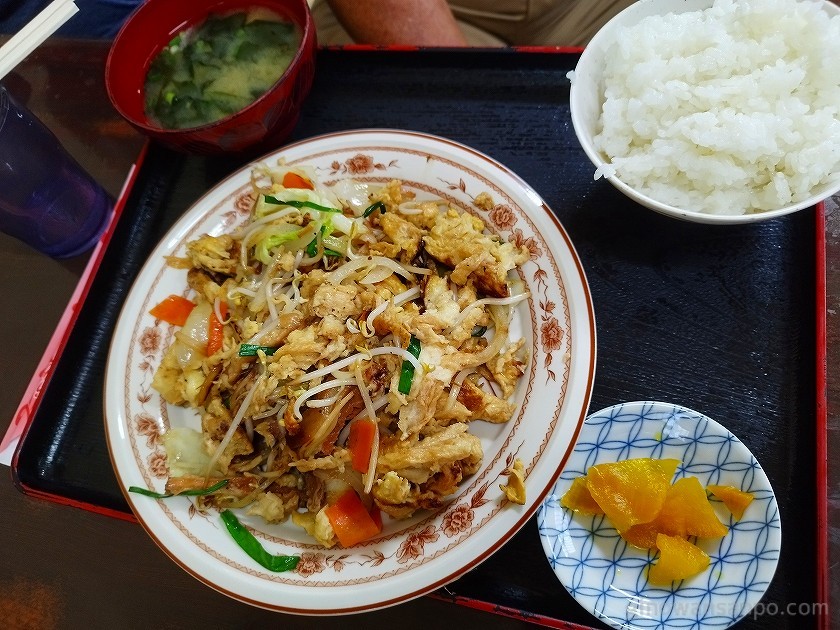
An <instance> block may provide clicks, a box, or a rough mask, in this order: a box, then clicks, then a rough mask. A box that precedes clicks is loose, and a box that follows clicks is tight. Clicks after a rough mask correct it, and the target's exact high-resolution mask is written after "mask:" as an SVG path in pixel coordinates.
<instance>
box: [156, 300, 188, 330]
mask: <svg viewBox="0 0 840 630" xmlns="http://www.w3.org/2000/svg"><path fill="white" fill-rule="evenodd" d="M194 308H195V304H194V303H192V302H191V301H189V300H188V299H187V298H185V297H182V296H180V295H170V296H169V297H168V298H166V299H165V300H163V301H162V302H161V303H160V304H158V305H157V306H155V307H154V308H153V309H152V310H150V311H149V314H150V315H152V316H153V317H155V318H156V319H161V320H163V321H165V322H166V323H167V324H173V325H175V326H183V325H184V323H185V322H186V321H187V317H189V315H190V313H191V312H192V310H193V309H194Z"/></svg>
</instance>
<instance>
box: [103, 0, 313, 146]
mask: <svg viewBox="0 0 840 630" xmlns="http://www.w3.org/2000/svg"><path fill="white" fill-rule="evenodd" d="M252 7H265V8H267V9H269V10H271V11H273V12H274V13H277V14H279V15H280V16H281V17H284V18H286V19H288V20H290V21H292V22H294V23H295V24H296V25H297V26H298V28H300V30H301V41H300V45H299V46H298V50H297V53H296V54H295V56H294V57H293V59H292V62H291V63H290V64H289V67H288V68H287V69H286V72H285V73H284V74H283V75H282V76H281V77H280V78H279V79H278V80H277V82H276V83H275V84H274V85H273V86H272V87H271V88H270V89H269V90H268V91H267V92H266V93H265V94H263V95H262V96H261V97H260V98H258V99H257V100H256V101H254V102H253V103H251V104H250V105H248V106H246V107H244V108H243V109H241V110H239V111H238V112H237V113H235V114H232V115H230V116H228V117H226V118H223V119H221V120H219V121H216V122H213V123H209V124H206V125H202V126H200V127H191V128H189V129H164V128H162V127H160V126H159V125H157V124H155V123H154V122H153V121H151V120H150V119H149V118H148V117H147V116H146V114H145V105H144V100H145V89H144V85H145V81H146V75H147V73H148V71H149V67H150V65H151V63H152V61H153V60H154V59H155V57H157V55H158V54H159V53H160V52H161V50H163V49H164V48H165V47H166V46H167V45H168V44H169V42H170V41H171V40H172V38H173V37H175V35H177V34H178V33H179V32H181V31H183V30H184V29H185V28H188V27H191V26H197V25H199V24H201V23H202V22H203V21H204V20H205V19H206V18H207V17H208V16H210V15H211V14H217V13H222V14H225V13H232V12H235V11H238V10H246V9H249V8H252ZM316 46H317V42H316V36H315V24H314V23H313V21H312V15H311V14H310V12H309V5H308V4H307V2H306V0H189V1H188V2H184V1H177V2H173V0H146V1H145V2H144V3H143V4H141V5H140V7H139V8H138V9H137V10H135V11H134V13H132V14H131V15H130V16H129V18H128V19H127V20H126V22H125V23H124V24H123V27H122V28H121V29H120V31H119V33H117V36H116V38H115V39H114V41H113V44H112V45H111V50H110V52H109V54H108V60H107V62H106V66H105V86H106V88H107V91H108V96H109V98H110V99H111V103H112V104H113V105H114V107H115V108H116V110H117V111H118V112H119V113H120V115H122V116H123V117H124V118H125V119H126V120H127V121H128V122H129V123H130V124H131V125H133V126H134V127H135V128H136V129H138V130H139V131H140V132H142V133H144V134H146V135H147V136H149V137H150V138H152V139H154V140H156V141H158V142H160V143H161V144H163V145H165V146H167V147H169V148H171V149H175V150H178V151H181V152H184V153H193V154H203V155H212V154H222V153H231V154H243V153H252V152H253V153H256V152H264V151H268V150H270V149H272V148H274V147H276V146H278V145H279V144H280V143H282V141H283V140H285V139H286V137H287V136H288V135H289V134H290V133H291V132H292V130H293V129H294V127H295V124H296V123H297V121H298V118H299V117H300V110H301V106H302V105H303V102H304V100H305V99H306V96H307V95H308V94H309V90H310V88H311V86H312V79H313V77H314V74H315V50H316Z"/></svg>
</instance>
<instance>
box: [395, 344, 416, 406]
mask: <svg viewBox="0 0 840 630" xmlns="http://www.w3.org/2000/svg"><path fill="white" fill-rule="evenodd" d="M406 350H408V351H409V352H410V353H411V354H412V355H413V356H414V358H415V359H416V358H418V357H419V356H420V340H419V339H418V338H417V337H415V336H414V335H411V339H410V340H409V342H408V348H406ZM412 380H414V364H413V363H412V362H411V361H409V360H408V359H403V364H402V370H400V384H399V386H398V387H397V389H398V390H399V392H400V393H401V394H407V393H408V392H410V391H411V381H412Z"/></svg>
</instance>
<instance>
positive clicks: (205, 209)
mask: <svg viewBox="0 0 840 630" xmlns="http://www.w3.org/2000/svg"><path fill="white" fill-rule="evenodd" d="M280 157H282V158H284V159H285V160H286V161H287V162H288V163H291V164H307V165H312V166H314V167H315V168H316V169H317V173H318V175H319V177H320V178H321V179H322V180H323V181H332V180H337V179H340V178H348V177H352V178H355V179H360V180H363V181H367V182H381V183H385V182H388V181H390V180H391V179H394V178H397V179H401V180H403V182H404V183H405V185H406V186H407V187H408V188H409V189H411V190H413V191H415V192H416V193H417V194H418V195H419V196H420V197H438V198H444V199H447V200H448V201H449V202H450V203H452V204H454V205H455V206H457V207H459V208H461V209H463V210H467V211H469V212H471V213H473V214H475V215H478V216H480V217H481V218H482V219H483V220H484V221H485V223H486V224H487V226H488V228H489V229H490V230H492V231H494V232H496V233H498V234H500V235H502V236H503V237H504V238H506V239H512V240H514V241H516V242H519V243H522V244H525V245H527V246H528V248H529V249H530V250H531V252H532V256H531V260H530V261H529V262H527V263H525V265H524V266H523V269H522V273H521V278H522V281H523V282H524V283H525V285H526V286H527V288H528V290H529V291H530V293H531V299H530V300H528V301H527V302H524V303H522V304H520V305H519V307H517V309H516V312H515V316H514V321H513V325H512V334H516V332H517V331H518V333H519V334H520V335H521V336H524V338H525V340H526V347H528V348H530V353H531V355H530V365H529V366H528V369H527V372H526V374H525V376H523V379H522V382H521V383H520V386H519V388H518V390H517V392H516V394H515V400H516V402H517V403H518V405H519V407H518V410H517V412H516V414H515V415H514V418H513V419H512V420H511V421H510V422H509V423H507V424H503V425H491V424H487V423H480V422H479V423H474V424H473V425H472V427H473V428H472V431H473V432H475V433H476V434H478V435H479V437H480V438H481V440H482V444H483V446H484V453H485V457H484V462H483V465H482V468H481V470H480V471H479V472H478V473H477V474H476V475H474V476H473V477H471V478H469V479H468V480H465V482H464V483H463V485H462V487H461V489H460V491H459V492H458V493H457V494H456V495H454V496H453V497H452V500H451V502H449V503H448V504H447V505H446V506H445V507H444V508H443V509H441V510H440V511H439V512H437V513H425V514H423V515H422V516H420V517H416V518H414V519H411V520H408V521H386V524H385V527H384V529H383V532H382V534H381V535H380V536H379V537H377V538H375V539H373V540H371V541H368V542H365V543H362V544H360V545H358V546H356V547H353V548H351V549H340V548H336V549H332V550H325V549H322V548H319V547H318V546H316V545H314V544H312V543H313V541H312V540H311V539H308V538H307V537H306V535H305V534H304V533H303V531H302V530H300V529H299V528H297V527H295V526H293V525H290V524H283V525H276V526H267V525H266V524H265V523H263V522H261V520H260V519H254V518H248V517H245V516H244V515H241V519H242V520H243V522H244V523H245V524H246V525H248V526H249V527H251V528H252V529H253V530H254V532H255V534H256V535H257V536H258V537H259V538H260V539H261V541H262V543H263V544H264V546H265V547H266V548H267V549H268V550H269V551H271V552H272V553H285V554H300V556H301V561H300V563H299V564H298V567H297V569H296V570H295V571H294V572H289V573H270V572H268V571H266V570H264V569H262V568H261V567H260V566H259V565H257V564H256V563H254V562H252V561H251V559H250V558H249V557H248V556H246V555H245V554H244V553H243V552H242V551H241V550H240V549H239V548H238V547H237V546H236V545H235V543H234V542H233V541H232V540H231V539H230V538H229V537H228V534H227V532H226V531H225V530H224V527H223V526H222V525H221V522H220V520H219V518H218V515H217V514H216V513H215V512H213V513H211V514H209V515H206V516H205V515H202V514H199V513H197V512H196V511H195V510H194V509H191V507H192V505H193V504H192V503H191V502H190V500H189V499H188V498H186V497H177V498H174V499H169V500H166V501H156V500H153V499H149V498H147V497H143V496H140V495H136V494H129V493H127V492H126V490H127V488H128V487H129V486H131V485H138V486H144V487H149V488H154V489H157V490H161V489H162V488H163V485H164V482H165V479H166V459H165V455H164V450H163V447H162V445H161V440H160V436H161V434H162V433H163V432H164V431H165V430H166V429H167V428H168V427H169V426H192V427H196V428H197V427H199V420H198V417H197V415H196V414H194V413H192V412H189V411H187V410H185V409H183V408H180V407H171V406H168V405H166V404H165V403H164V402H163V401H162V400H161V398H160V396H159V395H158V394H157V392H155V391H154V390H153V389H152V388H151V380H152V375H153V374H154V371H155V369H156V367H157V365H158V364H159V362H160V360H161V357H162V354H163V351H164V349H165V347H166V346H167V344H168V343H169V342H170V340H171V335H172V331H171V330H170V328H169V327H168V326H167V325H165V324H160V325H158V326H156V325H155V324H156V322H155V319H154V318H153V317H152V316H151V315H148V311H149V309H150V308H151V307H152V306H154V305H155V304H156V303H157V302H159V301H160V300H161V299H163V298H164V297H166V296H167V295H169V294H170V293H178V294H180V293H183V292H184V290H185V288H186V276H185V272H184V270H177V269H172V268H171V267H167V266H166V265H165V264H164V257H165V256H167V255H172V254H174V255H182V254H183V252H184V247H185V243H186V242H188V241H189V240H191V239H194V238H196V237H198V236H200V235H201V234H203V233H205V232H209V233H213V234H219V233H221V232H223V231H228V230H231V229H232V228H233V226H235V225H237V224H239V223H241V222H242V221H244V220H245V218H246V216H247V206H248V204H247V203H242V201H244V200H245V197H246V195H247V193H248V191H249V173H250V168H245V169H243V170H241V171H239V172H237V173H235V174H234V175H232V176H230V177H228V178H227V179H225V180H224V181H223V182H221V183H220V184H219V185H217V186H216V187H215V188H214V189H213V190H211V191H210V192H208V193H207V194H206V195H205V196H204V197H203V198H202V199H200V200H199V201H198V202H197V203H196V204H195V205H194V206H193V207H192V208H191V209H190V210H189V211H188V212H187V213H186V214H185V215H184V217H183V218H182V219H181V220H179V221H178V223H177V224H175V226H174V227H173V228H172V229H171V230H170V232H169V233H168V235H167V236H166V237H165V238H164V239H163V241H162V242H161V243H160V245H159V246H158V247H157V249H155V251H154V252H153V253H152V255H151V257H150V259H149V261H148V262H147V263H146V265H145V267H144V268H143V269H142V271H141V273H140V275H139V276H138V278H137V280H136V282H135V284H134V287H133V288H132V291H131V293H130V294H129V296H128V298H127V300H126V304H125V306H124V308H123V311H122V314H121V316H120V320H119V323H118V325H117V328H116V331H115V334H114V338H113V339H114V341H113V343H112V347H111V351H110V355H109V358H108V365H107V382H106V387H105V392H106V393H105V411H106V413H105V415H106V420H105V429H106V433H107V442H108V448H109V450H110V454H111V459H112V462H113V465H114V469H115V470H116V473H117V478H118V480H119V483H120V486H121V487H122V489H123V492H124V494H125V495H126V498H127V500H128V502H129V504H130V505H131V508H132V510H133V511H134V513H135V514H136V516H137V518H138V519H139V521H140V522H141V523H142V525H143V526H144V527H145V528H146V530H147V531H148V532H149V534H150V535H151V536H152V538H153V539H154V540H155V541H156V542H157V543H158V544H159V545H160V546H161V548H162V549H163V550H164V551H165V552H166V553H167V554H169V555H170V556H171V557H172V559H173V560H175V561H176V562H177V563H178V564H179V565H180V566H182V567H183V568H184V569H185V570H187V571H188V572H189V573H191V574H192V575H194V576H195V577H197V578H198V579H200V580H202V581H203V582H205V583H206V584H208V585H210V586H212V587H213V588H215V589H218V590H219V591H222V592H224V593H227V594H228V595H231V596H233V597H235V598H237V599H240V600H242V601H245V602H248V603H251V604H255V605H258V606H263V607H266V608H271V609H275V610H281V611H286V612H293V613H303V614H337V613H348V612H357V611H363V610H370V609H374V608H379V607H383V606H388V605H391V604H395V603H398V602H401V601H405V600H407V599H409V598H413V597H417V596H419V595H422V594H424V593H426V592H428V591H430V590H433V589H435V588H438V587H440V586H442V585H444V584H446V583H447V582H449V581H451V580H453V579H455V578H457V577H458V576H459V575H461V574H462V573H464V572H465V571H467V570H468V569H470V568H472V567H474V566H476V565H477V564H478V563H479V562H481V561H482V560H484V559H485V558H487V557H488V556H489V555H490V554H492V553H493V552H494V551H495V550H496V549H498V548H499V547H500V546H501V545H502V544H503V543H504V542H505V541H506V540H508V539H509V538H510V537H511V536H513V534H514V533H515V532H516V531H517V530H518V529H519V528H520V527H521V526H522V525H523V524H524V523H525V522H526V521H527V520H528V518H529V517H530V516H531V515H532V514H533V513H534V511H536V509H537V507H538V506H539V505H540V503H541V502H542V499H543V497H544V496H545V494H546V492H548V490H549V489H550V488H551V487H552V485H553V484H554V482H555V480H556V478H557V475H558V474H559V471H560V469H561V468H562V466H563V464H564V462H565V461H566V458H567V457H568V456H569V454H570V453H571V451H572V448H573V444H574V440H575V437H576V436H577V433H578V431H579V430H580V427H581V425H582V424H583V420H584V417H585V415H586V409H587V405H588V402H589V397H590V393H591V389H592V382H593V378H594V372H595V323H594V318H593V311H592V301H591V296H590V294H589V289H588V286H587V283H586V278H585V277H584V273H583V269H582V268H581V264H580V261H579V260H578V258H577V255H576V253H575V251H574V248H573V247H572V244H571V242H570V240H569V237H568V235H567V234H566V232H565V231H564V230H563V228H562V227H561V226H560V224H559V222H558V221H557V220H556V218H555V217H554V215H553V214H552V212H551V210H550V209H549V208H548V207H547V206H546V205H545V203H544V202H543V201H542V200H541V199H540V197H539V196H538V195H537V194H536V192H534V190H532V189H531V188H530V187H529V186H528V185H527V184H526V183H525V182H524V181H522V180H521V179H520V178H519V177H517V176H516V175H515V174H513V173H512V172H510V171H509V170H508V169H506V168H505V167H504V166H502V165H501V164H499V163H498V162H495V161H494V160H492V159H491V158H489V157H487V156H486V155H483V154H481V153H479V152H478V151H475V150H473V149H470V148H469V147H465V146H463V145H461V144H458V143H455V142H452V141H450V140H446V139H443V138H437V137H433V136H428V135H424V134H420V133H414V132H407V131H391V130H360V131H350V132H345V133H336V134H332V135H327V136H321V137H318V138H314V139H311V140H306V141H303V142H300V143H297V144H293V145H290V146H287V147H284V148H282V149H280V150H279V151H277V152H276V153H274V154H271V155H269V156H266V157H264V158H263V159H262V160H261V162H263V163H266V164H274V163H275V161H276V160H277V159H278V158H280ZM485 191H486V192H489V193H490V194H491V195H492V197H493V199H494V201H495V203H496V204H497V205H496V206H495V207H494V208H493V209H492V210H490V211H489V212H488V211H484V210H481V209H479V208H477V207H476V206H475V205H474V204H473V199H474V198H475V196H476V195H478V194H479V193H481V192H485ZM515 458H518V459H520V460H521V461H522V462H523V464H524V466H525V469H526V472H527V478H526V487H527V492H528V498H527V503H526V505H524V506H517V505H513V504H509V503H506V502H503V501H502V496H503V495H502V492H501V490H500V489H499V485H500V483H504V482H505V479H506V478H505V477H504V476H503V471H504V470H505V469H506V468H507V467H508V466H509V465H510V464H511V462H512V461H513V460H514V459H515Z"/></svg>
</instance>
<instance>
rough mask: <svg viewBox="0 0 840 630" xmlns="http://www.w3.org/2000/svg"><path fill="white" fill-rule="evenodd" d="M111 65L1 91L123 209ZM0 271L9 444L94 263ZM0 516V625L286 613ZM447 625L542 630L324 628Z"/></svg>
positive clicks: (9, 248) (231, 620) (831, 257)
mask: <svg viewBox="0 0 840 630" xmlns="http://www.w3.org/2000/svg"><path fill="white" fill-rule="evenodd" d="M106 54H107V44H106V43H103V42H79V41H72V42H70V41H62V40H51V41H49V42H47V43H46V44H45V45H44V46H42V47H41V48H40V49H39V50H38V51H37V52H36V53H35V54H33V55H32V56H31V57H30V58H29V59H28V60H27V61H26V62H25V63H24V64H22V65H21V66H20V67H19V68H18V69H16V70H15V72H13V73H12V74H11V75H9V76H7V77H6V79H5V80H4V82H5V84H6V85H7V87H9V89H10V90H11V91H12V92H13V93H14V94H16V95H18V96H19V97H22V98H23V99H24V100H25V101H26V103H27V105H28V106H29V107H30V108H31V109H32V110H33V111H35V112H36V114H38V115H39V116H40V117H41V119H42V120H43V121H44V122H45V123H46V124H47V125H48V126H49V127H50V128H51V129H52V130H53V131H54V132H55V133H56V135H57V136H58V137H59V138H60V139H61V141H62V142H63V143H64V144H65V146H66V147H67V148H68V150H69V151H70V152H71V153H72V154H73V155H74V156H75V157H76V158H77V159H78V160H79V162H80V163H81V164H82V165H83V166H84V167H85V168H87V169H88V171H89V172H90V173H91V174H92V175H93V176H94V177H95V178H96V179H97V180H98V181H100V182H101V183H102V184H103V185H104V186H105V187H106V188H107V189H108V190H109V192H111V194H113V195H115V196H116V195H117V194H118V193H119V191H120V189H121V187H122V185H123V181H124V177H125V173H126V172H127V170H128V167H129V166H130V164H131V163H132V161H133V160H134V158H135V157H136V155H137V153H138V152H139V149H140V147H141V146H142V143H143V139H142V138H141V137H139V136H138V135H137V134H136V132H134V131H133V130H132V129H131V128H130V127H129V126H128V125H127V124H125V123H124V122H123V121H122V120H121V119H120V118H119V117H118V116H117V115H116V113H115V112H114V111H113V109H112V107H111V106H110V104H109V102H108V99H107V96H106V94H105V90H104V86H103V85H102V73H103V70H104V60H105V56H106ZM80 86H81V89H80ZM825 210H826V237H825V238H826V268H827V278H826V291H827V296H826V304H827V310H826V324H827V353H826V355H827V365H828V380H827V394H828V401H827V408H828V426H829V429H828V433H829V435H828V438H829V444H828V448H829V480H828V487H829V506H828V510H829V511H828V519H829V541H830V550H829V554H830V558H829V562H828V566H829V567H830V570H831V571H832V573H831V575H832V577H831V579H830V582H829V583H830V584H831V585H832V586H831V589H832V592H831V598H832V600H833V601H834V602H840V458H838V457H837V455H836V454H837V453H840V412H838V409H840V379H838V378H837V371H836V370H835V369H832V368H833V366H837V365H840V196H836V197H834V198H832V199H829V200H827V201H826V208H825ZM0 259H2V260H3V263H4V264H3V265H0V294H2V295H3V299H2V300H0V321H2V322H3V323H4V328H5V330H6V331H7V334H6V335H4V343H3V344H2V348H0V376H2V379H3V383H4V387H2V388H0V435H2V434H3V432H5V430H6V428H7V426H8V425H9V422H10V420H11V418H12V416H13V414H14V412H15V410H16V408H17V405H18V403H19V401H20V399H21V396H22V395H23V392H24V390H25V389H26V386H27V384H28V382H29V379H30V377H31V375H32V374H33V372H34V371H35V369H36V366H37V364H38V361H39V359H40V357H41V354H42V352H43V350H44V348H45V347H46V345H47V343H48V341H49V339H50V336H51V334H52V332H53V329H54V328H55V326H56V323H57V322H58V320H59V318H60V316H61V313H62V311H63V309H64V306H65V305H66V303H67V301H68V299H69V298H70V295H71V294H72V292H73V289H74V287H75V285H76V283H77V282H78V279H79V277H80V276H81V274H82V272H83V270H84V267H85V264H86V262H87V256H80V257H78V258H74V259H70V260H65V261H56V260H52V259H49V258H47V257H45V256H43V255H40V254H38V253H37V252H35V251H34V250H31V249H29V248H28V247H27V246H25V245H23V244H22V243H19V242H17V241H15V240H14V239H12V238H10V237H7V236H6V235H3V234H0ZM47 288H48V290H45V289H47ZM32 313H38V314H39V316H38V317H37V318H33V317H32V315H31V314H32ZM11 331H14V333H13V334H9V333H11ZM23 331H25V332H23ZM832 459H833V460H834V461H832ZM0 504H2V505H3V509H2V510H0V528H2V531H4V532H5V533H6V537H7V541H6V543H5V545H4V549H3V550H2V562H0V618H2V619H4V625H5V626H6V627H13V628H53V627H56V628H64V627H76V626H79V625H80V624H82V623H85V624H86V625H88V626H91V627H97V628H98V627H154V626H158V627H167V628H181V627H199V626H209V627H219V626H224V627H227V626H234V625H236V626H238V627H256V626H257V625H258V624H261V623H265V622H267V623H274V624H276V623H277V622H278V617H277V615H278V613H273V612H268V611H263V610H260V609H257V608H253V607H251V606H248V605H245V604H241V603H239V602H236V601H234V600H232V599H229V598H228V597H226V596H224V595H221V594H218V593H216V592H215V591H213V590H211V589H209V588H207V587H206V586H204V585H202V584H200V583H199V582H198V581H196V580H195V579H193V578H192V577H190V576H189V575H187V574H186V573H185V572H184V571H183V570H181V569H180V568H179V567H178V566H177V565H176V564H175V563H173V562H172V561H171V560H169V558H168V557H167V556H166V555H165V554H163V553H162V552H161V551H160V550H159V549H158V548H157V547H156V546H155V544H154V542H153V541H152V540H151V539H150V538H149V536H148V535H147V534H146V533H145V532H144V531H143V529H142V528H141V527H139V526H138V525H136V524H134V523H131V522H127V521H123V520H119V519H114V518H109V517H106V516H103V515H100V514H96V513H93V512H88V511H85V510H80V509H74V508H70V507H66V506H62V505H58V504H55V503H51V502H47V501H43V500H40V499H35V498H32V497H28V496H26V495H23V494H21V493H20V492H19V491H18V490H17V489H16V488H15V487H14V485H13V483H12V481H11V477H10V476H9V475H7V476H6V480H5V481H3V482H0ZM794 604H796V605H800V604H803V602H795V603H794ZM443 615H445V616H446V619H447V621H448V622H449V623H451V624H453V625H463V626H465V627H474V626H476V625H478V624H482V625H483V626H484V627H486V628H492V627H500V628H511V627H518V626H522V627H526V626H528V627H532V626H531V625H530V624H528V623H527V622H524V621H521V620H513V619H509V618H506V617H502V616H500V615H494V614H490V613H487V612H483V611H478V610H473V609H470V608H467V607H462V606H456V605H453V604H451V603H448V602H444V601H440V600H437V599H433V598H430V597H422V598H419V599H417V600H414V601H411V602H408V603H405V604H402V605H400V606H396V607H393V608H388V609H385V610H382V611H378V612H375V613H370V614H366V615H364V616H362V617H356V618H352V619H347V618H331V619H319V620H318V626H319V627H326V628H329V627H347V626H348V625H355V624H359V625H361V624H362V623H363V624H364V625H365V626H366V627H372V628H377V627H386V626H389V627H393V626H396V625H399V626H400V627H401V628H414V627H416V628H421V627H423V628H425V627H427V626H428V623H429V621H430V620H434V619H440V618H441V617H442V616H443ZM830 617H831V624H830V626H831V627H832V628H837V629H840V605H835V606H834V609H833V611H832V613H831V615H830ZM280 622H281V623H282V624H283V625H284V627H288V628H297V627H309V626H310V625H312V623H313V621H312V620H311V619H307V618H299V617H288V616H284V617H283V618H282V621H280Z"/></svg>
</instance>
